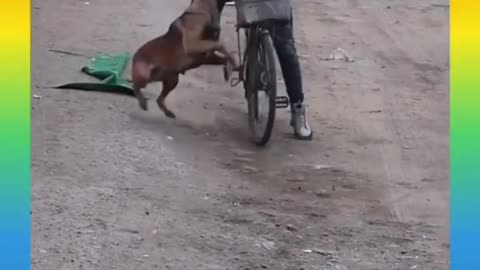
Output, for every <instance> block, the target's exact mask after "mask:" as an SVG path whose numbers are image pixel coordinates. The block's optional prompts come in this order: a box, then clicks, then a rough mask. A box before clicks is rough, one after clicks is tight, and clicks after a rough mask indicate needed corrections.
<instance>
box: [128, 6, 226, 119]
mask: <svg viewBox="0 0 480 270" xmlns="http://www.w3.org/2000/svg"><path fill="white" fill-rule="evenodd" d="M217 1H219V0H192V1H191V3H190V6H189V7H188V8H187V9H186V10H185V12H184V13H183V14H182V15H181V16H180V17H178V18H177V19H176V20H175V21H173V23H172V24H170V27H169V29H168V31H167V33H165V34H164V35H163V36H160V37H157V38H155V39H152V40H150V41H148V42H147V43H145V44H144V45H143V46H142V47H140V48H139V49H138V50H137V52H136V53H135V54H134V56H133V60H132V82H133V88H134V92H135V95H136V97H137V99H138V102H139V106H140V108H142V109H143V110H147V103H146V100H145V98H144V96H143V94H142V92H141V89H142V88H145V87H146V86H147V84H148V83H151V82H163V89H162V92H161V94H160V96H159V97H158V99H157V104H158V107H159V108H160V109H161V110H162V111H163V112H164V113H165V115H166V116H167V117H170V118H174V117H175V114H174V113H173V112H172V111H170V110H169V109H168V108H167V107H166V106H165V99H166V97H167V96H168V94H169V93H170V92H171V91H172V90H173V89H175V87H176V86H177V84H178V79H179V78H178V77H179V75H180V74H185V72H186V71H187V70H189V69H193V68H197V67H199V66H201V65H225V66H226V68H227V70H228V71H229V72H231V70H232V69H233V67H234V66H235V60H234V58H233V56H232V55H231V54H230V53H228V52H227V50H226V49H225V47H224V45H223V44H222V43H221V42H220V41H219V40H218V35H219V32H220V27H219V24H220V22H219V21H220V14H219V7H218V4H217ZM214 52H219V53H221V55H222V56H219V55H218V54H216V53H214Z"/></svg>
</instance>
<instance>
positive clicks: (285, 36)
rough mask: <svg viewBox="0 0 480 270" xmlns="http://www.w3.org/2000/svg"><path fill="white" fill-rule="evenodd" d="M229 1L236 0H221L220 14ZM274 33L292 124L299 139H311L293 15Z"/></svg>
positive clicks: (275, 29)
mask: <svg viewBox="0 0 480 270" xmlns="http://www.w3.org/2000/svg"><path fill="white" fill-rule="evenodd" d="M227 3H228V4H233V3H234V1H231V0H219V11H220V14H221V13H222V11H223V8H224V6H225V4H227ZM272 34H273V35H272V38H273V45H274V47H275V50H276V52H277V56H278V60H279V62H280V67H281V69H282V75H283V78H284V81H285V86H286V88H287V94H288V98H289V99H290V104H291V120H290V125H291V126H292V127H293V130H294V135H295V137H296V138H297V139H300V140H310V139H312V135H313V132H312V129H311V128H310V125H309V124H308V121H307V118H306V110H305V105H304V93H303V85H302V73H301V70H300V62H299V60H298V55H297V49H296V46H295V39H294V36H293V16H292V18H291V20H290V21H289V22H288V23H279V24H278V25H276V26H275V28H274V30H273V33H272Z"/></svg>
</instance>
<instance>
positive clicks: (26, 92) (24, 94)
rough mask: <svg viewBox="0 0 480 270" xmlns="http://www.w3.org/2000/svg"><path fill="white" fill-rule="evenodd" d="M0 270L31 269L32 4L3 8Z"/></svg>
mask: <svg viewBox="0 0 480 270" xmlns="http://www.w3.org/2000/svg"><path fill="white" fill-rule="evenodd" d="M0 35H1V39H0V46H1V50H0V56H1V59H3V60H2V62H1V64H0V83H1V84H0V85H1V91H2V97H1V98H0V103H1V105H0V119H1V123H2V126H3V127H2V130H1V132H0V143H1V145H0V151H1V152H0V153H1V156H0V158H1V160H0V167H1V168H0V217H1V221H0V269H2V270H7V269H8V270H24V269H25V270H26V269H30V223H31V222H30V201H31V199H30V1H29V0H15V1H8V2H4V3H3V4H2V7H1V8H0Z"/></svg>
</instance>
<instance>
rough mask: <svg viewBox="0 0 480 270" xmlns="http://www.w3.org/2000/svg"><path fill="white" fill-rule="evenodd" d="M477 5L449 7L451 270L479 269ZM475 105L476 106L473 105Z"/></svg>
mask: <svg viewBox="0 0 480 270" xmlns="http://www.w3.org/2000/svg"><path fill="white" fill-rule="evenodd" d="M479 25H480V2H479V1H468V0H453V1H451V3H450V58H451V61H450V177H451V180H450V181H451V182H450V183H451V184H450V211H451V214H450V237H451V248H450V249H451V250H450V252H451V253H450V254H451V255H450V256H451V259H450V269H453V270H474V269H480V248H479V244H480V102H479V101H480V30H478V29H477V28H476V27H477V26H479ZM477 102H479V103H477Z"/></svg>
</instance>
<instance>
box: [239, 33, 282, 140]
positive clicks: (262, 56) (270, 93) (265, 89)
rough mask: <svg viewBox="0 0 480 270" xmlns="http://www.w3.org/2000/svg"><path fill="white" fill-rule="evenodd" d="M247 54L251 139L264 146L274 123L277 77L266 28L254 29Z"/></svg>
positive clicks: (269, 37)
mask: <svg viewBox="0 0 480 270" xmlns="http://www.w3.org/2000/svg"><path fill="white" fill-rule="evenodd" d="M249 34H250V35H252V34H253V35H254V36H252V37H251V38H253V40H252V42H251V43H250V48H249V50H248V55H247V63H246V64H247V66H246V73H247V74H246V75H247V76H246V81H247V83H246V88H247V89H246V98H247V103H248V122H249V128H250V133H251V137H252V140H253V141H254V143H255V144H256V145H258V146H264V145H266V144H267V143H268V141H269V140H270V137H271V135H272V130H273V124H274V122H275V111H276V97H277V78H276V69H275V55H274V47H273V42H272V38H271V36H270V32H269V31H268V30H265V29H262V30H258V29H256V30H254V31H251V32H250V33H249Z"/></svg>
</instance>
